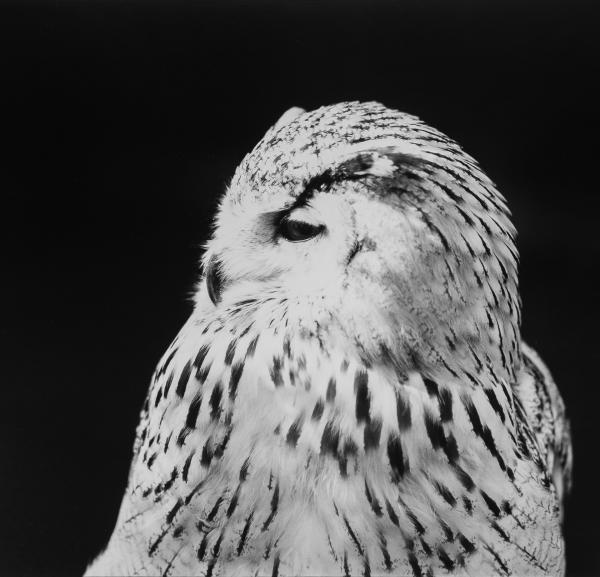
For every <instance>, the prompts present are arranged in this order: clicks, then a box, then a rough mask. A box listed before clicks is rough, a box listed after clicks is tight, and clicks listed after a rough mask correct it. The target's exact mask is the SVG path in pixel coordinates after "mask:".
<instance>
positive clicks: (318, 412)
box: [310, 399, 325, 421]
mask: <svg viewBox="0 0 600 577" xmlns="http://www.w3.org/2000/svg"><path fill="white" fill-rule="evenodd" d="M324 409H325V403H323V399H319V400H318V401H317V402H316V404H315V408H314V409H313V412H312V416H311V417H310V418H311V419H312V420H313V421H319V420H320V419H321V417H322V416H323V410H324Z"/></svg>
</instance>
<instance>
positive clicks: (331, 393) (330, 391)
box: [325, 377, 335, 403]
mask: <svg viewBox="0 0 600 577" xmlns="http://www.w3.org/2000/svg"><path fill="white" fill-rule="evenodd" d="M325 399H326V400H327V402H329V403H331V402H332V401H333V400H334V399H335V378H334V377H331V378H330V379H329V384H328V385H327V394H326V396H325Z"/></svg>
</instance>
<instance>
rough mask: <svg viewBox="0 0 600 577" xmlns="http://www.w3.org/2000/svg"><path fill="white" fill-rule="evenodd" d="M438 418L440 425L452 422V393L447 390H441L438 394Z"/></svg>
mask: <svg viewBox="0 0 600 577" xmlns="http://www.w3.org/2000/svg"><path fill="white" fill-rule="evenodd" d="M438 400H439V405H440V418H441V419H442V423H447V422H448V421H451V420H452V393H451V392H450V391H449V390H448V389H442V390H441V391H440V393H439V398H438Z"/></svg>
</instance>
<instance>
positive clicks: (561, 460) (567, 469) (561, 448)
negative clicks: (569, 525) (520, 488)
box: [515, 343, 573, 518]
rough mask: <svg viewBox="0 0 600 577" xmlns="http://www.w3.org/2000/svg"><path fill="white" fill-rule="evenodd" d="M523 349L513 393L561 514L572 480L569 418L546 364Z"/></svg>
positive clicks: (532, 352)
mask: <svg viewBox="0 0 600 577" xmlns="http://www.w3.org/2000/svg"><path fill="white" fill-rule="evenodd" d="M522 353H523V355H522V358H523V363H522V366H521V372H520V374H519V377H518V379H517V383H516V385H515V393H516V397H517V400H518V402H519V404H520V405H521V407H522V409H523V413H524V414H523V417H524V418H525V419H526V420H527V423H528V428H530V429H531V430H532V432H533V433H534V439H535V441H536V442H537V445H538V447H537V448H538V450H539V453H540V458H541V460H542V462H543V463H544V464H545V466H546V470H547V471H548V474H549V475H550V476H551V478H552V480H553V482H554V486H555V488H556V492H557V496H558V499H559V503H560V506H561V518H562V514H563V513H564V501H565V497H566V495H568V493H569V491H570V489H571V482H572V466H573V448H572V444H571V428H570V424H569V419H568V418H567V414H566V411H565V404H564V402H563V399H562V397H561V394H560V391H559V390H558V387H557V386H556V383H555V382H554V380H553V378H552V375H551V374H550V371H549V370H548V367H546V365H545V364H544V362H543V361H542V359H541V358H540V357H539V355H538V354H537V353H536V352H535V351H534V350H533V349H532V348H531V347H529V346H528V345H526V344H525V343H523V344H522ZM518 416H519V411H517V417H518Z"/></svg>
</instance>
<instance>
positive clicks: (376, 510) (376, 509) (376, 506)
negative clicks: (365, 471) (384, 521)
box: [365, 479, 383, 517]
mask: <svg viewBox="0 0 600 577" xmlns="http://www.w3.org/2000/svg"><path fill="white" fill-rule="evenodd" d="M365 495H366V496H367V501H368V502H369V505H371V509H373V513H375V515H376V516H377V517H381V515H383V512H382V510H381V505H380V504H379V501H378V500H377V498H376V497H375V495H373V493H372V492H371V489H370V488H369V484H368V483H367V480H366V479H365Z"/></svg>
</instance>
